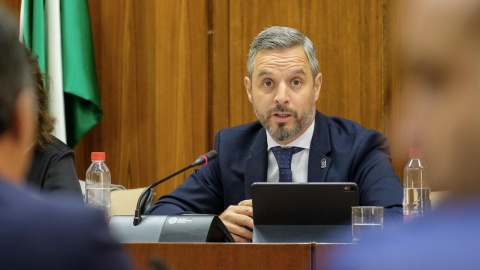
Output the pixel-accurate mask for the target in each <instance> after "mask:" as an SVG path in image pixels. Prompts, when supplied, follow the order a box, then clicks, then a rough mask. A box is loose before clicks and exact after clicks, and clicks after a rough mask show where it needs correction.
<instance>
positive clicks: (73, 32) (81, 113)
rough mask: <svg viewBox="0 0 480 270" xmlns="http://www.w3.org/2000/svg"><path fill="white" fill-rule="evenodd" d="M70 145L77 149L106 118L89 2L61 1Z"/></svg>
mask: <svg viewBox="0 0 480 270" xmlns="http://www.w3.org/2000/svg"><path fill="white" fill-rule="evenodd" d="M60 14H61V15H60V20H61V28H62V61H63V91H64V92H65V119H66V126H67V143H68V145H69V146H70V147H72V148H73V147H74V146H75V145H76V144H77V143H78V141H79V140H80V139H81V138H82V137H83V136H84V135H85V134H86V133H87V132H88V131H89V130H90V129H92V128H93V127H94V126H95V125H96V124H97V123H98V122H99V121H100V118H101V117H102V115H103V112H102V107H101V103H100V96H99V93H98V83H97V73H96V69H95V56H94V52H93V42H92V30H91V27H90V14H89V12H88V2H87V1H86V0H68V1H61V4H60Z"/></svg>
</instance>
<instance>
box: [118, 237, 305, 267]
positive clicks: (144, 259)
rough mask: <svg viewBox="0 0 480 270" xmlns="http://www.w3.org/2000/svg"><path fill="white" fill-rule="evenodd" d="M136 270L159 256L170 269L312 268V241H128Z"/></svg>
mask: <svg viewBox="0 0 480 270" xmlns="http://www.w3.org/2000/svg"><path fill="white" fill-rule="evenodd" d="M124 247H125V248H126V251H127V253H128V254H129V255H130V258H131V260H132V263H133V264H134V266H135V269H139V270H142V269H151V268H150V267H149V261H150V259H151V258H157V259H159V260H161V261H163V262H164V263H165V264H166V265H167V266H169V267H170V268H169V269H171V270H182V269H199V270H201V269H209V270H215V269H231V270H237V269H238V270H240V269H241V270H256V269H262V270H263V269H276V270H282V269H285V270H295V269H304V270H310V269H312V265H311V262H312V257H311V256H312V245H311V244H226V243H128V244H124Z"/></svg>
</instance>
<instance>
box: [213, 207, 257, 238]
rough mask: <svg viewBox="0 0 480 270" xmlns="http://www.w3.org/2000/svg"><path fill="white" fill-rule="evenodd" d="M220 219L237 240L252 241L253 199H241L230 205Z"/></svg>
mask: <svg viewBox="0 0 480 270" xmlns="http://www.w3.org/2000/svg"><path fill="white" fill-rule="evenodd" d="M220 219H221V220H222V221H223V224H225V226H226V227H227V229H228V231H229V232H230V233H231V234H232V236H233V239H235V242H252V232H251V231H250V230H248V229H247V228H245V227H248V228H250V229H252V228H253V208H252V200H245V201H241V202H240V203H239V204H238V205H230V206H229V207H228V208H227V209H226V210H225V211H224V212H223V213H222V214H221V215H220Z"/></svg>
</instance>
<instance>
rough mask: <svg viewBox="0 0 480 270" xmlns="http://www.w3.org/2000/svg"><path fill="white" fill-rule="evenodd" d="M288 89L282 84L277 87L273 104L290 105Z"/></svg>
mask: <svg viewBox="0 0 480 270" xmlns="http://www.w3.org/2000/svg"><path fill="white" fill-rule="evenodd" d="M288 91H289V89H288V87H287V85H286V84H285V83H284V82H282V83H280V84H279V85H278V88H277V92H276V95H275V103H277V104H280V105H288V103H290V97H289V92H288Z"/></svg>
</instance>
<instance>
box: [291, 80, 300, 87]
mask: <svg viewBox="0 0 480 270" xmlns="http://www.w3.org/2000/svg"><path fill="white" fill-rule="evenodd" d="M301 83H302V82H301V81H300V80H294V81H293V85H295V86H299V85H300V84H301Z"/></svg>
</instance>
